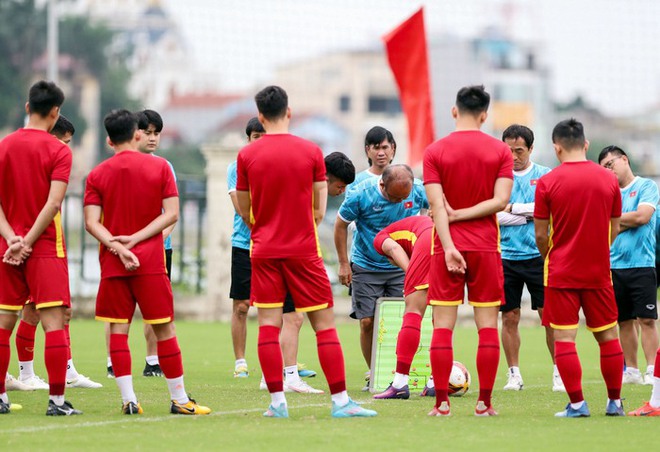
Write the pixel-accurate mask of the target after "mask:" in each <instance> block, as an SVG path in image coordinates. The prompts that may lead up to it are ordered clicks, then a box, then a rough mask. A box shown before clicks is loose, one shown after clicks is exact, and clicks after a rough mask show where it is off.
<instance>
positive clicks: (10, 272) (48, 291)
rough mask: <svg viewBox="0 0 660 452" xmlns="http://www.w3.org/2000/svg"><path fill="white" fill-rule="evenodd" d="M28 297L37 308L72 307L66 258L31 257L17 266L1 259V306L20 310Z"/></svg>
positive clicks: (1, 307) (9, 309)
mask: <svg viewBox="0 0 660 452" xmlns="http://www.w3.org/2000/svg"><path fill="white" fill-rule="evenodd" d="M28 300H32V301H33V302H34V304H35V305H36V307H37V309H43V308H50V307H53V306H64V307H67V308H68V307H70V306H71V293H70V292H69V267H68V265H67V260H66V258H61V257H30V258H28V259H27V260H26V261H25V263H24V264H22V265H19V266H17V267H16V266H13V265H9V264H5V263H2V262H0V309H5V310H8V311H20V310H21V309H23V306H24V305H25V303H26V301H28Z"/></svg>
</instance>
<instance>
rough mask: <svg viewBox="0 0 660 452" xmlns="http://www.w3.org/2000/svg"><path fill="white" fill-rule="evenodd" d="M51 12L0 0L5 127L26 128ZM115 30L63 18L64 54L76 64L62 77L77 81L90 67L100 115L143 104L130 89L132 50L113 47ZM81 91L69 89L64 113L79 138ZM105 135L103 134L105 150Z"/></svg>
mask: <svg viewBox="0 0 660 452" xmlns="http://www.w3.org/2000/svg"><path fill="white" fill-rule="evenodd" d="M46 30H47V27H46V10H45V8H39V7H37V6H36V4H35V1H34V0H0V55H2V58H0V86H1V87H2V89H0V128H3V127H8V128H10V129H14V128H17V127H21V126H22V124H23V118H24V105H25V101H26V98H27V90H28V89H29V87H30V85H31V83H32V82H33V81H34V80H35V78H38V77H40V76H44V75H45V74H43V73H42V74H40V73H39V72H38V71H35V62H36V61H37V60H38V59H40V58H42V57H44V53H45V51H46V39H47V34H46ZM114 36H115V32H113V31H112V30H110V29H109V28H108V27H107V26H105V25H104V24H101V23H92V22H90V20H89V18H87V17H79V16H63V17H60V21H59V52H60V55H70V56H71V57H73V58H74V60H75V63H74V64H73V65H72V66H71V67H69V68H62V69H61V70H60V76H61V77H62V78H64V79H69V80H74V79H75V78H76V76H77V75H79V73H78V72H79V71H80V70H87V71H89V73H90V74H91V75H93V76H95V77H96V78H97V79H98V80H99V84H100V86H101V103H100V108H101V116H103V115H104V114H106V113H107V112H109V111H110V110H112V109H113V108H128V109H129V110H135V109H137V108H138V106H139V103H138V102H137V101H135V100H134V99H132V98H131V97H130V96H129V95H128V92H127V89H126V87H127V85H128V81H129V79H130V76H131V74H130V72H129V71H128V69H127V68H126V64H125V63H124V61H125V59H126V56H127V52H129V51H130V49H117V48H116V47H115V46H113V39H114ZM79 94H80V93H79V92H76V90H74V92H65V95H66V101H65V102H64V105H63V107H62V113H63V114H64V115H65V116H67V118H69V120H71V122H72V123H73V124H74V126H75V127H76V135H77V136H78V137H80V136H81V135H82V134H83V133H84V131H85V129H86V127H87V123H86V121H85V119H84V118H83V117H82V115H81V114H80V108H79V105H80V102H81V99H80V96H79ZM104 140H105V136H104V134H103V133H100V134H99V137H98V147H99V149H103V143H104Z"/></svg>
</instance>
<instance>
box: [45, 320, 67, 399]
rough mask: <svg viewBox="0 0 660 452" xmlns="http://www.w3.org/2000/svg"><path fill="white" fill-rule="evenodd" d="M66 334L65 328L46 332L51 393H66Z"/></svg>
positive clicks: (47, 366)
mask: <svg viewBox="0 0 660 452" xmlns="http://www.w3.org/2000/svg"><path fill="white" fill-rule="evenodd" d="M66 349H67V347H66V336H65V334H64V330H55V331H49V332H47V333H46V347H45V352H44V360H45V362H46V372H48V384H49V386H50V395H52V396H61V395H64V385H65V384H66Z"/></svg>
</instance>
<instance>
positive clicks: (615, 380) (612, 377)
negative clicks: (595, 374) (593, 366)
mask: <svg viewBox="0 0 660 452" xmlns="http://www.w3.org/2000/svg"><path fill="white" fill-rule="evenodd" d="M599 345H600V371H601V373H602V374H603V379H604V380H605V386H607V397H608V398H609V399H612V400H616V399H620V398H621V382H622V381H621V375H623V349H622V348H621V342H619V339H612V340H611V341H607V342H603V343H601V344H599Z"/></svg>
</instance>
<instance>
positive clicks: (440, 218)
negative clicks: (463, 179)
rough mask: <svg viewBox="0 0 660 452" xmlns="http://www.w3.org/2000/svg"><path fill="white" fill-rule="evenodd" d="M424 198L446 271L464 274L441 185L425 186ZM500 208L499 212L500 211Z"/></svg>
mask: <svg viewBox="0 0 660 452" xmlns="http://www.w3.org/2000/svg"><path fill="white" fill-rule="evenodd" d="M426 197H427V198H428V200H429V205H430V208H431V211H432V212H433V224H434V225H435V230H436V233H437V234H438V237H439V238H440V242H441V243H442V249H443V250H444V252H445V263H446V264H447V269H448V270H449V271H450V272H452V273H465V268H466V264H465V259H463V256H461V253H459V252H458V250H457V249H456V247H455V246H454V241H453V239H452V238H451V233H450V232H449V217H448V215H447V210H446V208H445V201H444V198H445V195H444V193H443V191H442V185H440V184H426ZM504 206H506V203H504ZM504 206H502V208H504ZM502 208H500V209H499V210H502Z"/></svg>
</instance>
